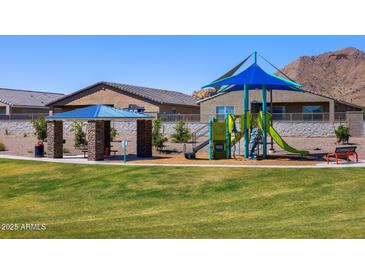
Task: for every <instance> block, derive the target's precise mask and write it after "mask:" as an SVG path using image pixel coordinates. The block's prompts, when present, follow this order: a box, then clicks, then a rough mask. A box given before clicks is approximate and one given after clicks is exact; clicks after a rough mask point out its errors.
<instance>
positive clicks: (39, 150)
mask: <svg viewBox="0 0 365 274" xmlns="http://www.w3.org/2000/svg"><path fill="white" fill-rule="evenodd" d="M43 154H44V145H36V146H35V147H34V157H43Z"/></svg>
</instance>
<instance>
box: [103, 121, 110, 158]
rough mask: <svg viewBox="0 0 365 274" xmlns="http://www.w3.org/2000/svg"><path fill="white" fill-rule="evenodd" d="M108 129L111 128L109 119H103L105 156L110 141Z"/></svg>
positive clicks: (108, 152) (108, 151) (107, 153)
mask: <svg viewBox="0 0 365 274" xmlns="http://www.w3.org/2000/svg"><path fill="white" fill-rule="evenodd" d="M110 130H111V126H110V121H104V153H105V155H107V156H109V155H110V141H111V136H110Z"/></svg>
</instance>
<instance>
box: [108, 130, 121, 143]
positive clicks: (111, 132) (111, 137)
mask: <svg viewBox="0 0 365 274" xmlns="http://www.w3.org/2000/svg"><path fill="white" fill-rule="evenodd" d="M118 135H119V133H118V131H117V130H116V129H115V128H114V127H111V128H110V139H111V141H114V140H115V138H116V137H117V136H118Z"/></svg>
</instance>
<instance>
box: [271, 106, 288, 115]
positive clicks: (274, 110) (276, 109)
mask: <svg viewBox="0 0 365 274" xmlns="http://www.w3.org/2000/svg"><path fill="white" fill-rule="evenodd" d="M285 112H286V109H285V106H273V107H272V113H285Z"/></svg>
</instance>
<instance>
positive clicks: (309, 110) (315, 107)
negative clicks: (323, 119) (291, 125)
mask: <svg viewBox="0 0 365 274" xmlns="http://www.w3.org/2000/svg"><path fill="white" fill-rule="evenodd" d="M303 112H304V113H313V112H317V113H318V112H324V111H323V106H319V105H313V106H303Z"/></svg>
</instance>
